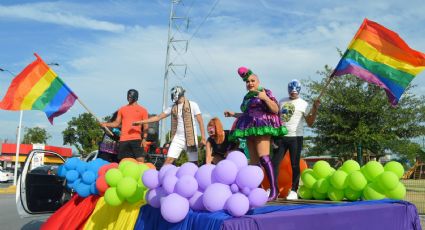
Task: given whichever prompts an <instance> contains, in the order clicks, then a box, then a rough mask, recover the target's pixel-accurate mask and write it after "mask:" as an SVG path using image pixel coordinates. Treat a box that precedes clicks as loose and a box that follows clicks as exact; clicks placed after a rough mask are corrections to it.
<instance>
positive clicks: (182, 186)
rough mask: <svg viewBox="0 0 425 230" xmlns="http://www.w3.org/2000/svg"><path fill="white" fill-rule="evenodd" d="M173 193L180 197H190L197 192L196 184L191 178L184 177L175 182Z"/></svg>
mask: <svg viewBox="0 0 425 230" xmlns="http://www.w3.org/2000/svg"><path fill="white" fill-rule="evenodd" d="M174 191H175V192H176V193H177V194H179V195H180V196H182V197H185V198H189V197H192V196H193V194H195V192H196V191H198V182H196V179H195V178H194V177H193V176H189V175H184V176H182V177H180V179H179V180H178V181H177V183H176V186H175V187H174Z"/></svg>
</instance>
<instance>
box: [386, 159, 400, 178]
mask: <svg viewBox="0 0 425 230" xmlns="http://www.w3.org/2000/svg"><path fill="white" fill-rule="evenodd" d="M384 170H385V171H390V172H393V173H395V174H396V175H397V177H398V179H400V178H401V177H403V175H404V168H403V166H402V165H401V164H400V163H398V162H397V161H390V162H387V163H386V164H385V166H384Z"/></svg>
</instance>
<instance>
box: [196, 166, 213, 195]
mask: <svg viewBox="0 0 425 230" xmlns="http://www.w3.org/2000/svg"><path fill="white" fill-rule="evenodd" d="M214 168H215V165H213V164H206V165H202V166H201V167H199V169H198V171H197V172H196V174H195V178H196V181H198V185H199V188H200V189H201V190H205V189H206V188H207V187H208V186H209V185H210V184H211V183H212V171H213V170H214Z"/></svg>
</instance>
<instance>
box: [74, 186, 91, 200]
mask: <svg viewBox="0 0 425 230" xmlns="http://www.w3.org/2000/svg"><path fill="white" fill-rule="evenodd" d="M90 187H91V186H90V185H88V184H84V183H79V184H78V185H76V186H75V187H74V188H75V191H76V192H77V193H78V195H79V196H81V197H88V196H90Z"/></svg>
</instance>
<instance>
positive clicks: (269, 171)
mask: <svg viewBox="0 0 425 230" xmlns="http://www.w3.org/2000/svg"><path fill="white" fill-rule="evenodd" d="M260 163H261V166H263V168H264V170H265V171H266V175H267V178H268V179H269V183H270V194H269V199H268V201H271V200H276V198H277V196H278V189H277V180H276V177H275V175H274V172H273V165H272V162H271V160H270V157H269V156H262V157H260Z"/></svg>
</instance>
